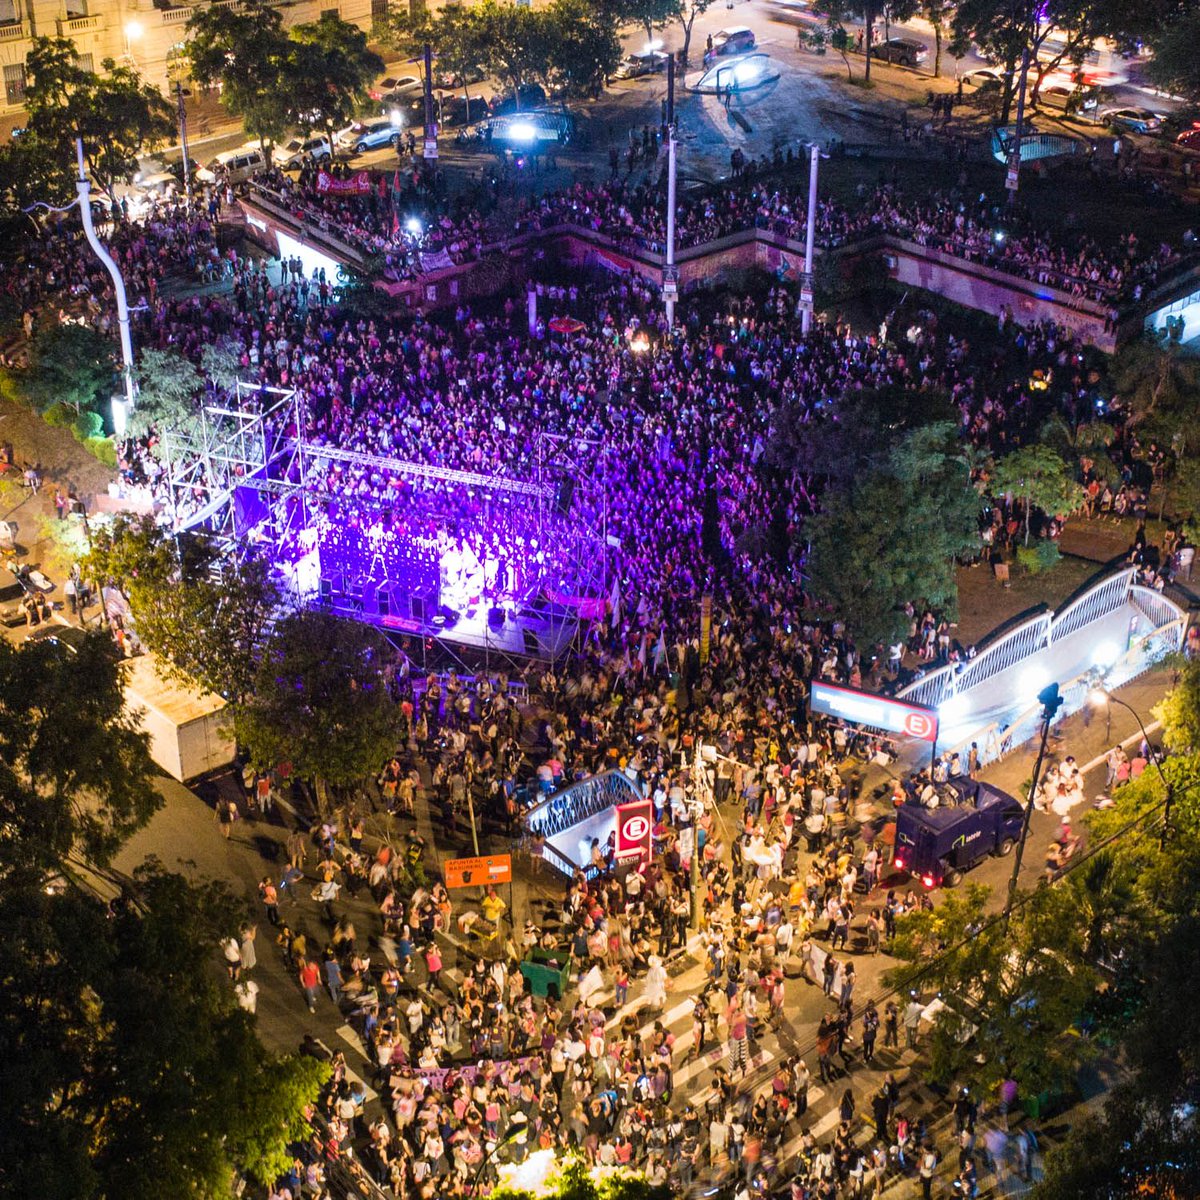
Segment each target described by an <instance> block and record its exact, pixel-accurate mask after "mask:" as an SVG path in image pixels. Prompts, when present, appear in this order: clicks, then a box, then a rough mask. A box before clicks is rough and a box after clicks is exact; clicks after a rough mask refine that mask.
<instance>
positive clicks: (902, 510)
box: [804, 423, 981, 645]
mask: <svg viewBox="0 0 1200 1200" xmlns="http://www.w3.org/2000/svg"><path fill="white" fill-rule="evenodd" d="M980 508H981V500H980V497H979V494H978V493H977V492H976V491H975V489H974V488H973V487H972V486H971V481H970V472H969V468H968V466H967V463H966V460H965V459H964V458H963V457H962V456H961V455H960V454H959V453H958V450H957V446H956V444H955V439H954V426H953V425H951V424H948V423H946V424H940V423H939V424H936V425H932V426H927V427H925V428H922V429H917V430H914V431H912V432H911V433H909V434H908V435H906V436H905V438H904V439H902V441H901V442H900V443H899V444H898V445H897V446H896V447H895V448H894V449H893V450H892V451H891V452H890V453H889V454H888V456H887V459H886V460H885V461H884V462H882V463H879V464H876V465H873V466H871V467H869V468H867V469H866V470H864V471H863V472H862V473H861V474H860V475H858V476H857V477H851V478H850V479H848V480H847V481H846V483H845V485H844V486H842V487H840V488H838V489H835V490H834V491H833V492H832V494H831V495H829V496H828V497H827V499H826V502H825V506H824V508H823V510H822V511H821V512H820V513H819V514H818V515H817V516H815V517H814V518H813V519H812V520H811V521H809V522H808V523H807V524H806V526H805V529H804V535H805V537H806V538H807V539H808V542H809V553H808V559H807V566H806V575H807V580H808V585H809V587H810V588H811V590H812V592H813V594H814V595H815V596H817V597H819V598H820V599H821V600H822V601H824V602H826V603H829V604H830V605H832V607H833V609H834V611H836V612H840V613H845V614H846V616H847V620H848V622H849V624H850V626H851V628H852V629H853V630H854V632H855V633H856V634H857V635H858V636H859V638H860V640H861V641H862V642H863V643H865V644H868V645H870V644H874V643H876V642H885V641H888V640H891V639H893V638H895V637H896V636H899V635H900V634H901V633H902V632H903V630H904V629H905V628H906V627H907V623H908V622H907V617H906V616H905V614H904V605H905V603H907V602H909V601H912V602H915V603H925V604H929V605H931V606H933V607H935V608H938V609H940V610H941V611H943V612H947V613H950V614H954V613H955V612H957V608H958V585H957V580H956V576H955V560H956V559H957V558H959V557H960V556H962V555H964V554H968V553H971V552H973V551H974V550H975V549H976V548H977V547H978V545H979V529H978V519H979V512H980Z"/></svg>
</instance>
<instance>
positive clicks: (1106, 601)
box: [1050, 567, 1171, 645]
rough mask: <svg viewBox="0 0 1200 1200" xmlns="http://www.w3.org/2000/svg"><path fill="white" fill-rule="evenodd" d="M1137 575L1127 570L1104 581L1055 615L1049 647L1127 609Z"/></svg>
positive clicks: (1129, 568) (1130, 568)
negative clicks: (1122, 609)
mask: <svg viewBox="0 0 1200 1200" xmlns="http://www.w3.org/2000/svg"><path fill="white" fill-rule="evenodd" d="M1136 573H1137V572H1136V570H1135V568H1133V567H1126V568H1125V570H1123V571H1118V572H1117V573H1116V574H1115V575H1110V576H1109V577H1108V578H1107V579H1102V580H1101V581H1100V582H1099V583H1098V584H1096V586H1095V587H1092V588H1088V590H1087V591H1086V592H1084V593H1083V595H1082V596H1080V597H1079V598H1078V599H1076V600H1073V601H1072V602H1071V603H1070V604H1068V605H1067V607H1066V608H1064V609H1063V610H1062V612H1060V613H1055V614H1054V621H1053V625H1052V628H1051V630H1050V644H1051V645H1054V644H1055V643H1057V642H1061V641H1062V640H1063V639H1064V638H1068V637H1070V636H1071V634H1073V633H1078V632H1079V630H1081V629H1082V628H1083V627H1084V626H1085V625H1090V624H1091V623H1092V622H1093V621H1098V620H1100V618H1101V617H1107V616H1108V614H1109V613H1113V612H1116V611H1117V609H1119V608H1122V607H1124V605H1125V604H1126V602H1127V601H1128V599H1129V589H1130V586H1131V585H1132V583H1133V579H1134V576H1135V574H1136ZM1168 619H1171V618H1168Z"/></svg>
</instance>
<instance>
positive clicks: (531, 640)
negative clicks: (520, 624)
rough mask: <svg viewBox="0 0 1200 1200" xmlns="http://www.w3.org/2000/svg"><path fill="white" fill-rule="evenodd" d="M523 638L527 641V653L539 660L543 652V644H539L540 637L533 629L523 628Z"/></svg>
mask: <svg viewBox="0 0 1200 1200" xmlns="http://www.w3.org/2000/svg"><path fill="white" fill-rule="evenodd" d="M521 637H522V638H523V639H524V641H525V653H526V654H528V655H529V656H530V657H532V658H537V657H538V656H539V655H540V654H541V652H542V647H541V644H540V643H539V642H538V635H537V634H536V633H535V632H534V631H533V630H532V629H528V628H522V630H521Z"/></svg>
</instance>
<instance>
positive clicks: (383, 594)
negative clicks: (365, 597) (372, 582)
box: [375, 583, 392, 617]
mask: <svg viewBox="0 0 1200 1200" xmlns="http://www.w3.org/2000/svg"><path fill="white" fill-rule="evenodd" d="M375 607H376V609H377V610H378V612H379V615H380V616H381V617H387V616H391V612H392V590H391V588H390V587H389V586H388V585H387V584H386V583H385V584H382V585H381V586H380V587H378V588H377V589H376V590H375Z"/></svg>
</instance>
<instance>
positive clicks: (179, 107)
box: [175, 79, 192, 208]
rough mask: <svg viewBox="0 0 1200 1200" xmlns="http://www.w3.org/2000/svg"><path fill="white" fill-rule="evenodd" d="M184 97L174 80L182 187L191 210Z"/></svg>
mask: <svg viewBox="0 0 1200 1200" xmlns="http://www.w3.org/2000/svg"><path fill="white" fill-rule="evenodd" d="M186 95H187V93H186V92H185V91H184V90H183V84H182V83H181V82H180V81H179V80H178V79H177V80H175V110H176V112H178V114H179V148H180V150H182V151H183V187H184V192H185V193H186V195H187V202H188V208H191V207H192V166H191V163H190V161H189V160H188V140H187V109H186V108H185V107H184V104H183V98H184V96H186Z"/></svg>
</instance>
